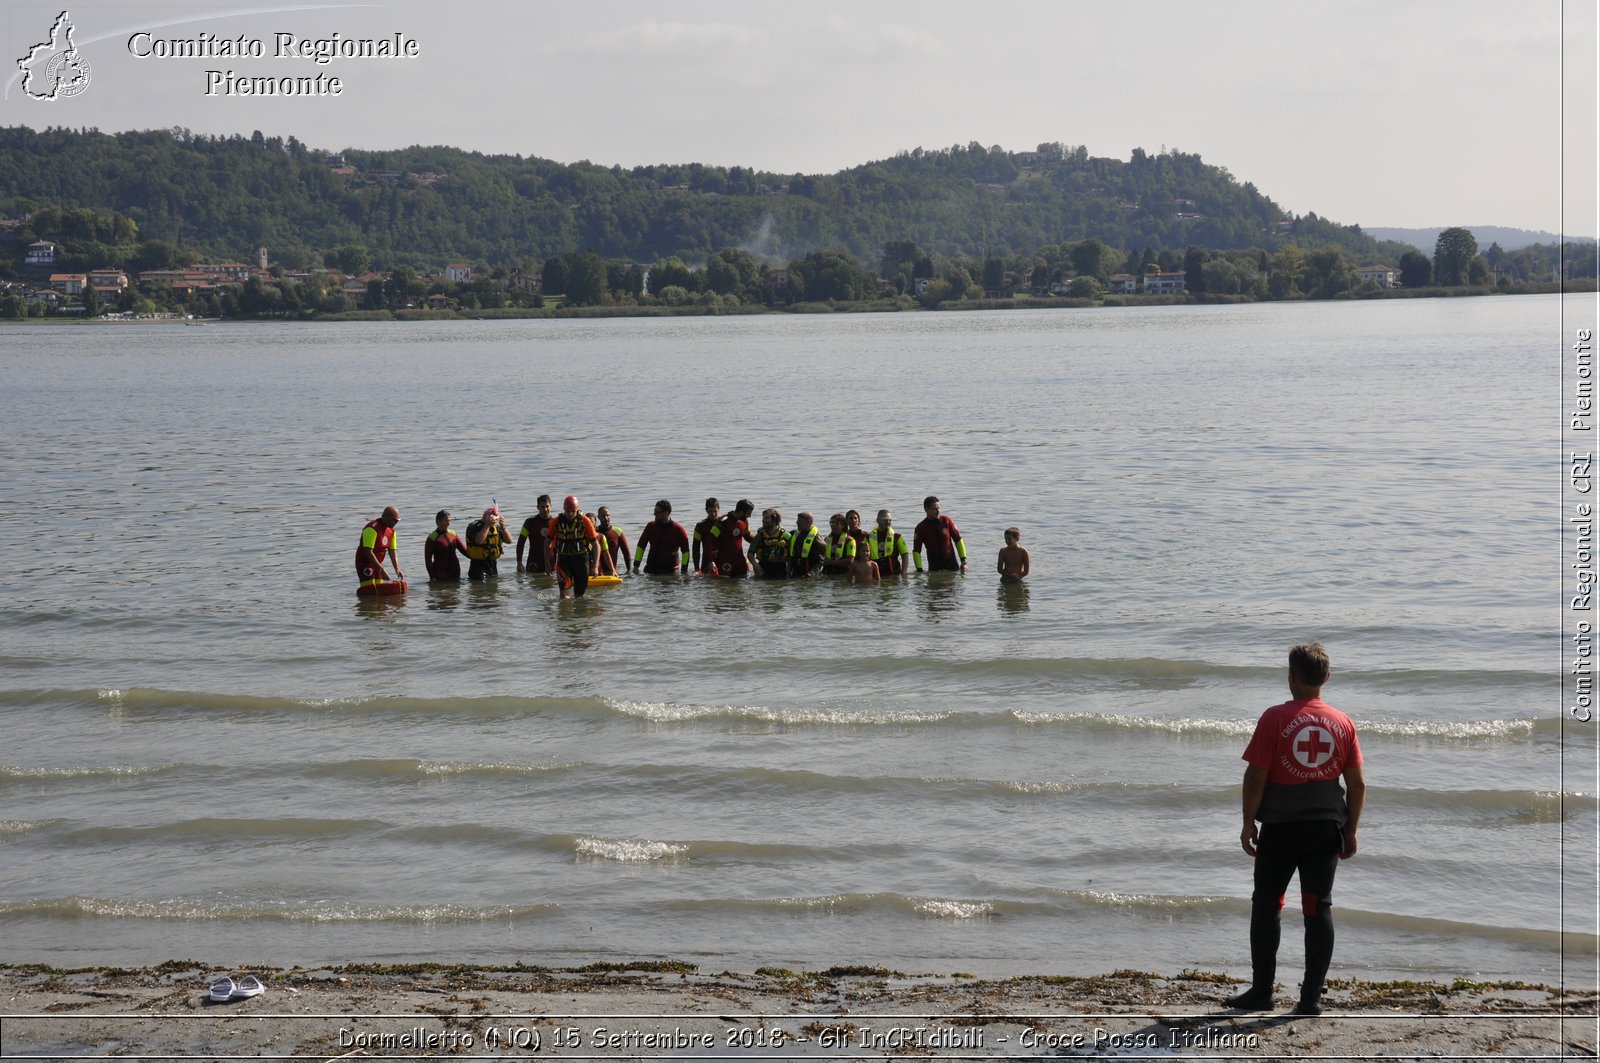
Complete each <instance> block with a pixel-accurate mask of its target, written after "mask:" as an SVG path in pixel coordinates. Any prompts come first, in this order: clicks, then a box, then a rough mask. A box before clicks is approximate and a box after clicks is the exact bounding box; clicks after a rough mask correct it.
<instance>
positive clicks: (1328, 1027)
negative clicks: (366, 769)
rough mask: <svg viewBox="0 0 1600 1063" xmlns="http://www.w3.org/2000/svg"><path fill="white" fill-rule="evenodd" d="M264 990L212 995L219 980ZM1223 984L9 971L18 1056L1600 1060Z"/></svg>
mask: <svg viewBox="0 0 1600 1063" xmlns="http://www.w3.org/2000/svg"><path fill="white" fill-rule="evenodd" d="M244 974H255V975H257V976H258V977H259V978H260V980H261V982H262V983H263V984H264V985H265V987H266V989H265V992H263V993H262V994H261V995H259V996H255V997H250V998H245V999H238V1000H230V1001H228V1002H226V1003H214V1002H212V1001H211V1000H210V999H209V998H210V994H209V992H208V987H209V986H210V985H211V984H212V982H214V981H215V980H216V979H218V978H220V977H222V976H227V975H232V976H234V977H236V978H237V977H239V976H242V975H244ZM1239 988H1241V986H1240V985H1239V983H1237V982H1234V981H1232V980H1230V979H1228V978H1225V977H1223V976H1220V975H1211V974H1207V973H1204V972H1199V971H1185V972H1183V973H1181V974H1179V975H1175V976H1163V975H1159V974H1151V973H1144V972H1138V971H1116V972H1113V973H1110V974H1106V975H1101V976H1097V977H1081V978H1080V977H1058V976H1051V977H1028V976H1019V977H1016V978H1009V979H1003V980H980V979H976V978H971V977H965V976H962V975H960V974H945V975H916V974H907V973H902V972H891V971H886V970H882V969H878V968H867V967H862V968H833V969H830V970H826V971H816V972H791V971H787V970H777V969H772V968H761V969H760V970H758V971H756V972H745V973H738V972H729V971H724V972H718V973H710V972H706V971H701V970H698V969H696V968H695V967H694V966H693V965H689V964H641V965H638V966H626V967H625V966H617V965H600V966H595V967H586V968H578V969H571V970H553V969H547V968H534V967H511V968H486V967H458V966H439V965H427V964H422V965H415V966H386V967H377V966H365V965H352V966H346V967H338V968H320V969H305V968H291V969H287V970H284V969H259V968H256V969H252V968H248V967H240V968H233V969H221V968H210V967H203V966H200V965H197V964H193V963H169V964H163V965H161V966H159V967H154V968H144V969H137V970H109V969H96V970H85V971H62V970H58V969H53V968H44V967H34V966H23V965H14V966H8V967H4V968H0V994H3V1007H0V1056H5V1057H14V1056H32V1057H36V1058H38V1057H48V1058H52V1059H82V1058H91V1057H103V1056H108V1055H110V1056H137V1057H141V1058H146V1059H150V1058H179V1057H186V1058H204V1059H235V1058H256V1057H261V1056H270V1057H272V1058H276V1059H307V1060H326V1059H337V1058H347V1059H356V1058H363V1057H385V1058H420V1057H438V1056H444V1057H452V1058H457V1059H465V1058H480V1059H502V1058H513V1059H514V1058H530V1057H536V1056H553V1057H559V1058H571V1059H582V1058H590V1059H595V1058H613V1059H668V1058H671V1059H688V1058H694V1057H707V1056H716V1057H720V1058H763V1059H825V1058H832V1059H872V1058H883V1057H888V1056H920V1057H923V1058H935V1059H936V1058H944V1059H995V1058H1015V1057H1019V1056H1065V1057H1082V1058H1091V1057H1119V1058H1149V1057H1157V1056H1159V1057H1172V1056H1191V1057H1192V1056H1207V1057H1218V1058H1220V1057H1229V1056H1234V1057H1250V1058H1292V1057H1310V1056H1315V1057H1317V1058H1319V1059H1332V1058H1347V1059H1364V1058H1373V1057H1385V1058H1391V1059H1393V1058H1420V1057H1427V1056H1447V1057H1454V1058H1458V1059H1460V1058H1470V1059H1509V1058H1517V1059H1529V1058H1551V1059H1556V1058H1563V1057H1572V1056H1591V1057H1592V1056H1594V1055H1595V1047H1596V1014H1597V1001H1600V997H1597V995H1596V994H1595V993H1594V992H1592V991H1591V992H1584V993H1582V994H1571V993H1569V994H1563V993H1561V992H1560V991H1559V990H1557V989H1554V988H1551V987H1548V986H1539V985H1529V984H1523V983H1500V984H1484V983H1467V982H1458V983H1456V984H1454V985H1445V984H1441V983H1434V982H1357V981H1334V982H1332V983H1330V987H1329V993H1328V995H1327V997H1326V998H1325V1000H1324V1009H1325V1014H1323V1015H1322V1016H1317V1017H1301V1016H1293V1017H1291V1016H1290V1015H1289V1014H1288V1009H1289V1008H1291V1007H1292V1006H1293V1004H1294V1001H1295V993H1294V987H1292V986H1281V985H1280V987H1279V991H1278V1005H1279V1010H1277V1011H1275V1012H1266V1013H1243V1012H1235V1011H1230V1010H1228V1009H1227V1008H1226V1007H1224V1006H1223V1004H1222V1000H1223V998H1224V997H1226V996H1227V995H1228V994H1230V993H1233V992H1236V991H1237V990H1238V989H1239Z"/></svg>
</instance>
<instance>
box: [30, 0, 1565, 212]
mask: <svg viewBox="0 0 1600 1063" xmlns="http://www.w3.org/2000/svg"><path fill="white" fill-rule="evenodd" d="M61 10H62V6H61V5H60V4H59V3H58V4H56V5H53V6H50V5H46V6H40V5H36V4H32V3H27V2H24V3H19V4H11V5H9V6H8V7H7V9H6V12H5V14H4V16H3V25H4V29H5V33H6V55H7V56H8V57H10V59H9V68H10V71H11V72H10V74H9V75H8V80H7V82H6V85H5V93H4V100H3V101H0V111H3V116H0V122H3V124H5V125H28V126H32V127H34V128H43V127H45V126H47V125H61V126H69V127H74V128H76V127H80V126H92V127H98V128H99V129H101V130H103V131H108V132H109V131H114V130H123V129H145V128H154V127H170V126H186V127H188V128H190V129H192V130H195V131H197V132H207V133H223V134H231V133H243V134H246V135H248V134H249V133H250V132H252V131H253V130H258V129H259V130H260V131H262V132H263V133H266V134H267V135H269V136H274V135H275V136H284V137H287V136H290V135H293V136H296V137H298V138H299V139H300V140H302V141H304V142H305V143H307V144H309V145H311V146H312V147H318V148H329V149H339V148H344V147H361V148H394V147H404V146H406V145H410V144H448V145H452V146H456V147H461V148H466V149H470V150H476V151H481V152H485V153H514V154H521V155H538V156H542V157H545V158H548V159H553V160H556V161H559V162H574V161H577V160H579V159H588V160H590V161H593V162H597V163H603V164H607V165H610V164H613V163H616V164H621V165H623V166H632V165H635V164H639V163H651V162H704V163H715V164H721V165H729V166H731V165H735V164H738V165H744V166H751V167H754V168H757V169H761V170H772V171H777V172H782V173H791V172H805V173H826V172H832V171H834V170H838V169H842V168H845V167H848V166H852V165H855V164H858V163H862V162H867V161H871V160H873V159H881V158H885V157H888V156H891V155H894V154H895V153H896V152H899V151H902V150H909V149H911V148H915V147H918V146H921V147H926V148H933V147H947V146H949V145H951V144H966V143H969V142H971V141H978V142H981V143H983V144H984V145H995V144H998V145H1000V146H1002V147H1005V148H1007V149H1010V150H1014V151H1022V150H1028V149H1032V148H1033V147H1035V146H1036V145H1037V144H1039V143H1041V142H1044V141H1061V142H1064V143H1067V144H1083V145H1085V146H1086V147H1087V148H1088V150H1089V153H1090V154H1091V155H1104V156H1111V157H1115V158H1124V159H1125V158H1127V157H1128V154H1129V152H1130V151H1131V150H1132V149H1133V148H1135V147H1140V148H1143V149H1145V150H1146V151H1148V152H1157V151H1160V150H1161V149H1162V148H1163V147H1166V148H1177V149H1179V150H1182V151H1185V152H1193V153H1198V154H1199V155H1201V156H1202V157H1203V158H1204V159H1205V160H1206V161H1207V162H1210V163H1214V164H1217V165H1221V166H1225V167H1227V169H1228V170H1229V171H1230V172H1231V173H1232V174H1233V175H1234V176H1235V177H1236V178H1238V179H1239V180H1240V181H1250V182H1253V183H1254V184H1255V185H1256V187H1257V188H1259V189H1260V190H1261V191H1262V192H1264V193H1266V194H1267V195H1269V196H1271V197H1272V198H1273V199H1274V200H1275V201H1276V202H1277V203H1278V204H1279V205H1280V206H1282V207H1284V208H1285V209H1287V210H1290V211H1292V212H1294V213H1298V214H1304V213H1308V212H1313V211H1314V212H1316V213H1317V214H1320V215H1323V216H1324V217H1328V218H1332V219H1334V220H1336V221H1339V222H1342V223H1346V224H1350V223H1356V224H1360V225H1363V226H1368V227H1374V226H1410V227H1430V226H1448V225H1468V226H1471V225H1508V226H1514V227H1518V228H1526V229H1544V230H1548V231H1551V232H1555V231H1559V230H1560V229H1561V227H1562V223H1563V209H1562V208H1563V203H1562V200H1563V196H1562V178H1563V172H1564V169H1563V168H1564V167H1565V175H1566V185H1567V188H1566V196H1565V199H1566V204H1565V207H1566V212H1565V224H1566V231H1567V232H1569V233H1571V234H1574V235H1590V236H1592V235H1594V234H1595V226H1596V209H1595V201H1596V190H1595V140H1596V135H1595V127H1596V112H1595V87H1596V81H1595V58H1594V57H1595V38H1596V5H1595V4H1594V3H1593V0H1530V2H1528V3H1524V4H1512V3H1506V2H1505V0H1398V2H1397V0H1347V2H1343V3H1339V4H1335V5H1321V4H1319V5H1311V4H1294V3H1290V4H1285V3H1281V2H1269V0H1213V2H1209V3H1195V2H1186V3H1168V2H1164V0H1146V2H1142V3H1141V2H1135V3H1108V2H1106V0H1094V2H1078V0H1054V2H1045V3H1035V2H1020V3H1009V4H984V3H972V2H970V0H969V2H962V3H951V2H948V0H919V2H917V3H900V4H888V3H852V4H843V3H834V2H831V0H817V2H813V3H789V4H770V3H768V4H740V5H734V4H730V3H727V2H726V0H721V2H718V3H708V2H699V0H677V2H674V3H662V2H657V3H634V2H628V3H603V2H599V3H594V2H592V3H580V2H577V0H562V2H561V3H550V2H545V0H456V2H440V0H375V2H372V3H364V4H343V5H325V4H303V5H282V6H279V5H273V4H223V3H195V2H192V0H173V2H168V3H163V4H145V3H140V2H137V0H134V2H125V0H116V2H108V0H89V2H76V3H71V4H70V6H68V7H67V10H68V11H69V12H70V15H71V21H72V22H73V23H74V25H75V27H76V35H75V43H76V44H77V46H78V49H79V51H80V53H81V55H82V57H83V58H84V59H86V60H87V61H88V63H89V67H90V82H89V84H88V86H87V87H86V88H85V89H84V91H82V92H81V93H80V94H78V95H76V96H73V97H71V98H58V99H55V100H48V101H41V100H34V99H30V98H28V96H27V95H26V93H24V92H23V90H22V87H21V84H20V79H21V74H20V72H18V71H17V59H18V58H20V57H22V56H24V55H27V54H28V53H29V50H30V48H31V46H33V45H35V44H38V43H40V42H42V41H44V40H47V39H48V38H49V31H50V26H51V24H52V22H53V21H54V20H55V18H56V16H57V15H59V14H60V12H61ZM1563 14H1564V16H1565V18H1564V19H1563ZM140 31H144V32H146V33H148V34H149V35H150V36H149V37H147V38H141V39H140V41H139V42H138V43H137V44H134V45H132V46H131V47H130V38H131V37H132V36H133V35H134V34H135V33H138V32H140ZM335 32H337V33H339V34H341V35H343V36H345V37H362V38H374V37H391V38H392V36H393V35H394V34H403V35H404V36H405V37H407V38H411V39H414V40H415V41H416V48H417V51H418V53H419V54H418V55H417V56H416V57H414V58H406V59H397V60H388V59H344V58H341V59H335V60H334V61H332V62H330V63H327V64H326V65H318V64H316V63H314V62H311V61H309V60H306V59H275V58H273V51H274V47H275V44H276V40H275V37H274V35H275V34H278V33H288V34H292V35H294V36H295V37H297V38H306V37H310V38H323V37H327V36H329V35H331V34H333V33H335ZM202 33H206V34H211V35H213V36H217V37H226V38H229V39H233V38H237V37H239V36H240V35H244V36H245V37H246V38H249V39H255V40H259V41H261V42H262V44H263V46H264V49H265V53H266V54H265V56H264V57H263V58H259V59H257V58H252V57H244V58H171V57H167V58H163V57H161V56H158V55H150V56H148V57H144V58H141V57H138V56H135V55H134V54H132V50H144V51H149V50H151V48H152V46H151V44H150V43H149V42H150V41H155V40H159V41H163V42H165V41H170V40H173V39H180V40H187V41H193V40H195V39H196V38H198V37H199V36H200V35H201V34H202ZM1564 53H1565V55H1566V65H1565V70H1564V71H1563V54H1564ZM208 70H217V71H221V72H226V71H230V70H231V71H232V72H233V73H234V74H235V75H238V76H240V77H264V76H274V77H276V76H282V75H285V74H293V75H297V76H304V77H312V76H315V75H317V74H322V75H325V76H330V77H338V78H339V79H340V80H341V82H342V83H343V88H342V92H341V94H340V95H339V96H337V97H334V96H321V97H303V98H295V99H283V98H245V97H237V96H235V97H229V96H224V95H210V96H208V95H207V94H206V93H207V85H208V79H207V75H206V71H208ZM1563 100H1565V104H1564V105H1563Z"/></svg>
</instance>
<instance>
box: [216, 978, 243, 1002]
mask: <svg viewBox="0 0 1600 1063" xmlns="http://www.w3.org/2000/svg"><path fill="white" fill-rule="evenodd" d="M237 988H238V987H237V986H235V985H234V984H233V979H232V978H219V979H217V980H216V981H215V982H212V983H211V1002H212V1003H213V1004H221V1003H222V1002H223V1001H226V1000H232V999H233V994H234V990H235V989H237Z"/></svg>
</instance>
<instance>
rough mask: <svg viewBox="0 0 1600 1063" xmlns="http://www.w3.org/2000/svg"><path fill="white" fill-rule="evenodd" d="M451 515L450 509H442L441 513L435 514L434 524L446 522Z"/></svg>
mask: <svg viewBox="0 0 1600 1063" xmlns="http://www.w3.org/2000/svg"><path fill="white" fill-rule="evenodd" d="M449 515H450V511H449V510H448V509H441V510H440V511H439V512H437V513H435V514H434V515H433V519H434V522H435V523H438V522H439V521H441V520H444V519H445V518H446V517H448V516H449Z"/></svg>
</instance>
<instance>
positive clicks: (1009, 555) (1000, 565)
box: [995, 527, 1028, 583]
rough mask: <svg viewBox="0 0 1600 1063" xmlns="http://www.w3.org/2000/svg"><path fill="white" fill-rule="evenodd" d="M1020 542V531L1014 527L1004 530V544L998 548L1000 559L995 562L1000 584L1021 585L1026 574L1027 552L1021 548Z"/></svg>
mask: <svg viewBox="0 0 1600 1063" xmlns="http://www.w3.org/2000/svg"><path fill="white" fill-rule="evenodd" d="M1021 542H1022V532H1021V531H1019V530H1017V528H1015V527H1011V528H1007V529H1006V544H1005V545H1004V546H1002V547H1001V548H1000V557H999V559H998V560H997V561H996V562H995V571H996V572H998V573H1000V582H1001V583H1021V582H1022V577H1024V576H1026V575H1027V574H1028V551H1026V550H1024V549H1023V548H1022V546H1021V545H1020V544H1021Z"/></svg>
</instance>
